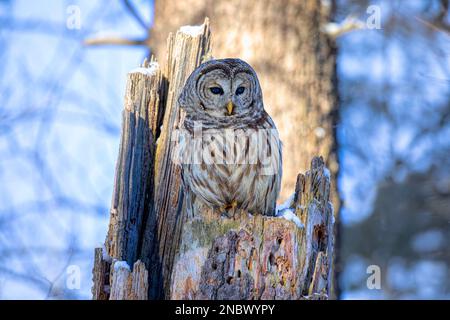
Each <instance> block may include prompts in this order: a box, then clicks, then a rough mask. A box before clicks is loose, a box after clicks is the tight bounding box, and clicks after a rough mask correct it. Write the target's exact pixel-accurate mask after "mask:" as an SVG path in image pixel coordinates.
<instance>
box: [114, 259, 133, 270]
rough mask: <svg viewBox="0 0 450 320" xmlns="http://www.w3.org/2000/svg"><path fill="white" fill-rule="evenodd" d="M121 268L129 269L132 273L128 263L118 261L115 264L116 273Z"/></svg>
mask: <svg viewBox="0 0 450 320" xmlns="http://www.w3.org/2000/svg"><path fill="white" fill-rule="evenodd" d="M120 268H123V269H127V270H128V271H131V269H130V266H129V265H128V263H127V262H126V261H116V262H114V271H117V270H119V269H120Z"/></svg>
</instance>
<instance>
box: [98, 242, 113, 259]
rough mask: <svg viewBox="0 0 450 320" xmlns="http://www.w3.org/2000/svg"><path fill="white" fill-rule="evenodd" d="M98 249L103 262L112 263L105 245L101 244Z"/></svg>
mask: <svg viewBox="0 0 450 320" xmlns="http://www.w3.org/2000/svg"><path fill="white" fill-rule="evenodd" d="M99 247H100V248H102V257H103V260H105V261H107V262H111V261H112V257H111V256H110V255H109V254H108V251H107V250H106V246H105V244H104V243H102V244H101V245H100V246H99Z"/></svg>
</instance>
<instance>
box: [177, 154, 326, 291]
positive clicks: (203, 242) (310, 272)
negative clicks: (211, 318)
mask: <svg viewBox="0 0 450 320" xmlns="http://www.w3.org/2000/svg"><path fill="white" fill-rule="evenodd" d="M327 172H328V171H327V169H326V168H325V167H324V163H323V160H322V158H314V160H313V161H312V164H311V169H310V170H309V171H308V172H307V173H306V174H305V175H302V174H300V175H299V176H298V179H297V186H296V192H295V194H294V197H293V198H292V201H291V203H290V204H289V208H285V209H284V210H287V216H288V218H290V219H298V221H297V223H295V222H293V221H288V220H286V219H284V218H282V217H267V216H262V215H255V216H252V215H249V214H248V213H247V212H243V211H241V212H240V214H239V215H238V216H235V217H234V218H232V219H230V218H226V217H223V216H220V214H218V213H217V212H214V211H212V210H211V209H208V208H206V207H204V206H202V205H201V204H198V203H197V204H196V205H195V206H194V208H195V210H196V213H195V214H194V215H193V216H191V215H189V216H187V217H186V218H185V221H184V223H183V229H182V236H181V243H180V247H179V251H178V253H177V255H176V259H175V264H174V269H173V275H172V283H171V296H170V298H171V299H311V298H317V297H319V298H327V297H328V295H329V293H330V289H331V288H330V285H331V282H330V281H329V280H330V279H331V272H332V257H333V242H334V229H333V227H334V218H333V210H332V206H331V203H330V202H329V196H330V177H329V174H328V173H327ZM294 217H297V218H294ZM300 222H301V224H300ZM299 226H300V227H299Z"/></svg>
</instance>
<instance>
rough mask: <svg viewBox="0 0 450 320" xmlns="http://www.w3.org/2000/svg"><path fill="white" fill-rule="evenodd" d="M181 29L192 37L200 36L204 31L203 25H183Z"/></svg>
mask: <svg viewBox="0 0 450 320" xmlns="http://www.w3.org/2000/svg"><path fill="white" fill-rule="evenodd" d="M180 31H181V32H182V33H184V34H187V35H189V36H191V37H195V36H198V35H200V34H202V33H203V25H200V26H182V27H181V28H180Z"/></svg>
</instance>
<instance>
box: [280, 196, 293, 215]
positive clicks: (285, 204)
mask: <svg viewBox="0 0 450 320" xmlns="http://www.w3.org/2000/svg"><path fill="white" fill-rule="evenodd" d="M294 197H295V193H293V194H291V195H290V197H289V198H287V199H286V201H285V202H283V203H282V204H280V205H278V206H277V209H276V211H277V215H278V212H279V211H283V210H284V209H289V208H290V207H291V204H292V202H293V201H294Z"/></svg>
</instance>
